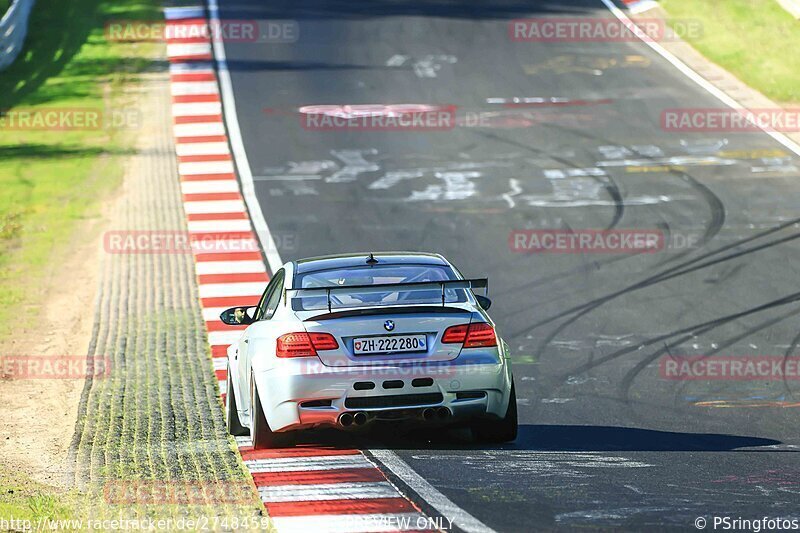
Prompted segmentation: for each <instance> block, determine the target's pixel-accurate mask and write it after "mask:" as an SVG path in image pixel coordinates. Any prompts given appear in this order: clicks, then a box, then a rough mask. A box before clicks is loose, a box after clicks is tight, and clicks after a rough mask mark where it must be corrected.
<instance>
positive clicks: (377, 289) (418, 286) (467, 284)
mask: <svg viewBox="0 0 800 533" xmlns="http://www.w3.org/2000/svg"><path fill="white" fill-rule="evenodd" d="M447 289H471V290H475V289H484V290H485V291H486V295H487V296H488V294H489V279H488V278H477V279H453V280H443V281H420V282H413V283H379V284H375V285H337V286H333V287H314V288H312V289H284V291H283V303H284V305H286V303H287V301H288V299H289V298H290V293H291V298H301V299H302V298H304V297H305V298H308V297H320V296H323V295H324V296H325V297H326V299H327V302H328V312H329V313H330V312H332V305H331V295H333V296H335V295H336V294H347V293H351V294H352V293H357V294H370V293H381V292H406V291H409V292H410V291H430V290H437V291H440V292H441V295H442V306H444V305H445V304H446V295H445V291H447Z"/></svg>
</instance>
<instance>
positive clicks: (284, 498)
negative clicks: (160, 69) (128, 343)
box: [164, 6, 434, 532]
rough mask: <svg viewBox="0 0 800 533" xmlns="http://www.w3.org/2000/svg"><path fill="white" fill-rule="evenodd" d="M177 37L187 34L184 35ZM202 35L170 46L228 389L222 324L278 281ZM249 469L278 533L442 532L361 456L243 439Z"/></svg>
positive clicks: (176, 123) (203, 265)
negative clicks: (239, 174) (239, 173)
mask: <svg viewBox="0 0 800 533" xmlns="http://www.w3.org/2000/svg"><path fill="white" fill-rule="evenodd" d="M164 11H165V16H166V19H167V24H168V25H175V26H179V25H181V26H183V25H185V26H198V25H200V26H202V25H206V18H205V16H206V15H205V10H204V9H203V8H202V7H199V6H198V7H179V8H166V9H165V10H164ZM174 29H176V30H177V28H174ZM202 33H203V32H198V31H180V30H178V31H171V32H168V34H169V35H176V36H177V35H194V36H195V37H191V38H185V39H182V38H176V39H171V40H169V41H168V42H167V55H168V57H169V61H170V77H171V92H172V115H173V128H174V132H175V149H176V155H177V158H178V174H179V175H180V180H181V192H182V194H183V206H184V211H185V213H186V220H187V225H188V228H189V233H190V237H191V238H192V239H193V240H198V241H203V242H212V243H213V246H212V247H211V248H206V247H204V246H201V247H197V248H195V251H194V258H195V268H196V274H197V280H198V285H199V293H200V303H201V307H202V312H203V320H204V321H205V323H206V329H207V330H208V341H209V344H210V345H211V354H212V358H213V361H214V371H215V373H216V375H217V378H218V380H219V386H220V393H221V394H222V395H223V397H224V391H225V390H226V388H225V387H226V379H227V375H226V374H227V370H226V368H227V365H226V353H227V348H228V346H229V345H230V344H231V343H233V342H235V341H236V339H237V338H238V337H239V335H240V334H241V330H242V329H244V326H242V327H235V326H227V325H224V324H222V322H221V321H220V320H219V314H220V313H221V312H222V310H224V309H226V308H228V307H231V306H234V305H256V304H257V303H258V300H259V298H260V297H261V294H262V292H263V291H264V288H265V287H266V284H267V282H268V280H269V276H268V273H267V268H266V265H265V264H264V261H263V256H262V254H261V251H260V248H259V243H258V238H257V236H256V235H255V233H254V232H253V229H252V225H251V222H250V217H249V215H248V213H247V209H246V207H245V202H244V199H243V198H242V194H241V190H240V187H239V182H238V180H237V179H236V172H235V169H234V164H233V158H232V156H231V152H230V148H229V142H228V137H227V134H226V129H225V124H224V122H223V116H222V103H221V99H220V93H219V84H218V80H217V74H216V71H215V69H214V65H213V63H212V61H213V54H212V46H211V41H210V40H209V39H207V38H198V37H196V35H198V34H202ZM237 442H238V443H239V450H240V452H241V454H242V459H243V460H244V462H245V465H247V467H248V468H249V469H250V472H251V473H252V475H253V480H254V481H255V484H256V487H257V489H258V492H259V494H260V496H261V500H262V501H263V502H264V505H265V507H266V510H267V513H268V514H269V516H270V517H271V518H272V521H273V523H274V525H275V526H276V527H277V529H278V531H280V532H284V531H303V532H305V531H313V530H318V531H341V532H360V531H363V532H367V531H406V530H408V531H411V530H414V531H419V530H427V529H431V524H434V522H432V521H431V520H430V519H429V518H428V517H427V516H426V515H425V514H423V513H422V512H421V511H420V509H419V508H418V507H416V506H415V505H414V504H413V503H412V502H411V501H410V500H409V499H407V498H406V497H405V496H403V494H401V493H400V491H399V490H398V489H397V488H396V487H395V485H393V484H392V483H391V482H390V481H389V480H388V479H387V477H386V476H385V475H384V474H383V472H381V470H380V469H378V468H377V467H376V466H375V464H373V463H372V462H371V461H370V460H369V459H368V458H367V457H366V456H365V455H364V454H363V453H361V452H360V451H358V450H339V449H328V448H313V447H297V448H289V449H278V450H253V449H252V446H251V443H250V441H249V439H247V438H245V439H238V438H237Z"/></svg>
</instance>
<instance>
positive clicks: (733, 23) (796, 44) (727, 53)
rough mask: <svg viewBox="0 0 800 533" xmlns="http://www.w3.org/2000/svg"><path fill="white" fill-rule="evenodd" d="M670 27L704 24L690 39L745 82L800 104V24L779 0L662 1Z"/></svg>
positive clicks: (775, 97)
mask: <svg viewBox="0 0 800 533" xmlns="http://www.w3.org/2000/svg"><path fill="white" fill-rule="evenodd" d="M661 5H662V6H663V7H664V9H666V10H667V12H668V14H669V23H670V24H673V23H674V22H675V21H676V20H679V19H684V20H685V19H692V20H698V21H700V22H701V23H702V25H703V32H702V36H700V37H698V38H686V40H687V41H688V42H689V43H690V44H691V45H692V46H694V47H695V48H696V49H697V50H698V51H700V52H701V53H702V54H703V55H704V56H706V57H707V58H709V59H710V60H712V61H714V62H715V63H717V64H718V65H720V66H721V67H723V68H725V69H727V70H728V71H730V72H731V73H733V74H734V75H735V76H736V77H738V78H739V79H740V80H742V81H743V82H745V83H746V84H748V85H749V86H751V87H753V88H754V89H756V90H758V91H760V92H761V93H763V94H764V95H766V96H767V97H769V98H771V99H773V100H775V101H776V102H779V103H782V104H791V103H794V104H797V103H800V53H797V50H800V22H798V21H796V20H795V19H794V18H792V16H791V15H790V14H789V13H787V12H786V11H785V10H784V9H783V8H782V7H781V6H780V5H779V4H778V3H777V2H776V1H775V0H718V1H714V2H698V1H697V0H662V1H661Z"/></svg>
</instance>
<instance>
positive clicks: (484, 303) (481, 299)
mask: <svg viewBox="0 0 800 533" xmlns="http://www.w3.org/2000/svg"><path fill="white" fill-rule="evenodd" d="M475 299H476V300H478V305H480V306H481V309H485V310H488V309H489V308H490V307H491V306H492V301H491V300H490V299H489V298H487V297H486V296H479V295H477V294H476V295H475Z"/></svg>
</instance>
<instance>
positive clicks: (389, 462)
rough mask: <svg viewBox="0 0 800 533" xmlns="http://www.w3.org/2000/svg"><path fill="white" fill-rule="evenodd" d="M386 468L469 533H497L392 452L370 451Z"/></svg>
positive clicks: (440, 512)
mask: <svg viewBox="0 0 800 533" xmlns="http://www.w3.org/2000/svg"><path fill="white" fill-rule="evenodd" d="M370 453H371V454H372V455H373V456H375V458H376V459H378V460H379V461H380V462H381V463H382V464H383V465H384V466H385V467H386V468H388V469H389V470H391V471H392V473H394V475H396V476H397V477H399V478H400V479H402V480H403V482H405V484H406V485H408V486H409V487H411V489H412V490H413V491H414V492H416V493H417V494H419V496H420V497H421V498H422V499H423V500H425V501H426V502H427V503H428V504H429V505H431V506H432V507H433V508H434V509H436V510H437V511H438V512H439V514H441V515H442V516H443V517H445V518H446V519H447V520H449V521H451V522H452V523H453V524H455V525H456V526H458V527H459V528H460V529H462V530H464V531H466V532H467V533H473V532H475V533H496V532H495V530H493V529H492V528H490V527H489V526H487V525H486V524H484V523H483V522H481V521H480V520H478V519H477V518H475V517H474V516H472V515H471V514H469V513H468V512H466V511H465V510H464V509H462V508H460V507H459V506H457V505H456V504H454V503H453V502H452V501H450V499H449V498H448V497H447V496H445V495H444V494H442V493H441V492H439V491H438V490H436V489H435V488H434V487H433V485H431V484H430V483H428V482H427V481H425V479H423V477H422V476H420V475H419V474H417V473H416V472H415V471H414V470H413V469H412V468H411V467H410V466H408V464H406V462H405V461H403V460H402V459H400V457H398V456H397V454H395V453H394V452H392V451H390V450H370Z"/></svg>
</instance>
